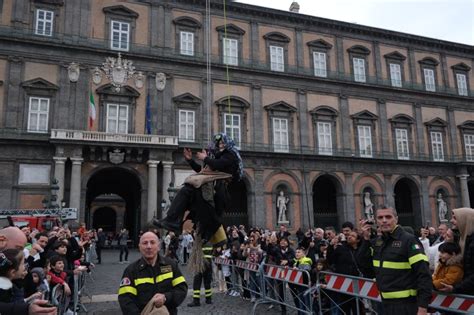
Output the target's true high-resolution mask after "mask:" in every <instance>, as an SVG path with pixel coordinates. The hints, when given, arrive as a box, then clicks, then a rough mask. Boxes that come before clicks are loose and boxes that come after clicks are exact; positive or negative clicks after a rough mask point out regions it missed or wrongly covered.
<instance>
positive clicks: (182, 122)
mask: <svg viewBox="0 0 474 315" xmlns="http://www.w3.org/2000/svg"><path fill="white" fill-rule="evenodd" d="M194 123H195V121H194V111H192V110H180V111H179V140H180V141H189V142H193V141H194Z"/></svg>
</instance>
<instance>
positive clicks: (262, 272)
mask: <svg viewBox="0 0 474 315" xmlns="http://www.w3.org/2000/svg"><path fill="white" fill-rule="evenodd" d="M214 263H215V264H216V265H221V266H223V267H226V268H230V272H231V277H230V281H226V282H227V286H228V288H229V290H238V292H239V295H242V296H243V297H245V295H246V294H248V293H250V295H253V296H255V297H256V300H255V305H254V306H253V309H252V313H253V314H255V313H256V310H257V307H258V306H259V305H262V304H278V305H279V306H280V307H281V309H282V311H284V310H286V309H287V308H290V309H294V310H297V311H298V313H299V314H313V311H314V312H316V313H318V314H323V311H324V309H323V302H322V298H323V296H328V293H327V291H332V292H336V293H343V294H345V295H347V296H349V297H350V298H351V299H355V300H356V306H357V314H360V311H359V301H360V300H366V301H367V300H369V301H372V303H373V304H375V305H376V304H377V303H381V301H382V299H381V297H380V293H379V291H378V288H377V285H376V283H375V281H374V280H372V279H366V278H361V277H355V276H348V275H342V274H336V273H331V272H321V273H322V274H324V278H325V282H326V283H325V284H324V285H322V283H316V284H313V285H312V284H311V283H310V275H309V273H308V272H307V271H305V270H300V269H294V268H288V267H284V266H275V265H268V264H260V265H259V264H255V263H250V262H246V261H241V260H236V261H235V262H234V261H233V260H232V259H228V258H220V257H216V258H214ZM288 293H290V294H288ZM313 294H316V296H317V298H316V300H315V301H313ZM329 295H330V294H329ZM290 296H291V297H292V298H293V301H292V300H291V299H290ZM329 298H330V299H331V297H329ZM348 301H349V300H346V301H345V302H348ZM313 302H317V305H316V306H314V308H315V309H313ZM318 306H319V307H318ZM340 306H341V305H340V304H339V305H337V304H336V305H335V306H334V307H337V308H340ZM429 307H430V308H431V309H435V310H438V311H447V312H456V313H459V314H474V296H469V295H460V294H445V293H441V292H433V297H432V300H431V303H430V305H429ZM376 308H377V307H376Z"/></svg>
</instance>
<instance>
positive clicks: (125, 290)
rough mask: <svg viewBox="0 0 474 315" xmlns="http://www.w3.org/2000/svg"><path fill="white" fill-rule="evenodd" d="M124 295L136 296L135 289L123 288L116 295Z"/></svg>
mask: <svg viewBox="0 0 474 315" xmlns="http://www.w3.org/2000/svg"><path fill="white" fill-rule="evenodd" d="M126 293H130V294H133V295H137V289H135V288H134V287H131V286H125V287H121V288H119V291H118V295H122V294H126Z"/></svg>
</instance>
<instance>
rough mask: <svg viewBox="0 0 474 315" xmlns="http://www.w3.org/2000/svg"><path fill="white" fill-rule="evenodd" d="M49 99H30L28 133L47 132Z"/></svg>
mask: <svg viewBox="0 0 474 315" xmlns="http://www.w3.org/2000/svg"><path fill="white" fill-rule="evenodd" d="M48 118H49V98H42V97H30V105H29V110H28V132H41V133H45V132H48Z"/></svg>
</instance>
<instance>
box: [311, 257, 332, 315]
mask: <svg viewBox="0 0 474 315" xmlns="http://www.w3.org/2000/svg"><path fill="white" fill-rule="evenodd" d="M321 271H329V266H328V263H327V261H326V259H324V258H320V259H318V261H317V262H316V264H313V269H312V270H311V282H312V283H313V284H319V285H321V288H323V287H324V286H325V285H326V278H325V274H323V273H322V272H321ZM318 298H319V296H318V292H317V291H316V292H314V295H313V311H315V312H316V314H319V301H318ZM321 306H322V308H323V309H327V308H329V300H328V298H327V295H326V294H324V293H322V294H321Z"/></svg>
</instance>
